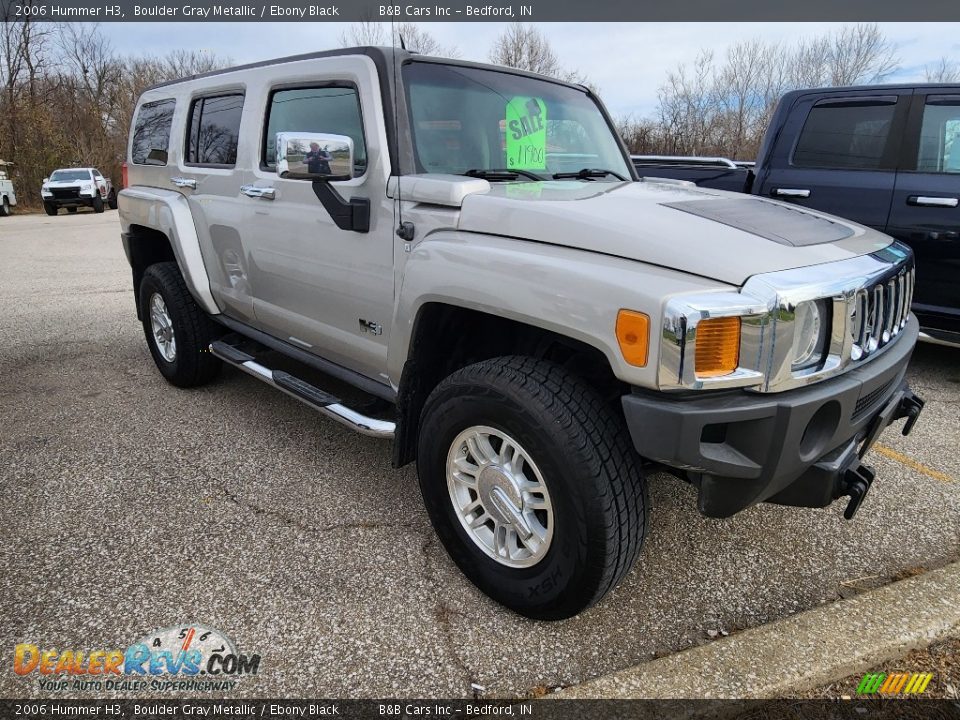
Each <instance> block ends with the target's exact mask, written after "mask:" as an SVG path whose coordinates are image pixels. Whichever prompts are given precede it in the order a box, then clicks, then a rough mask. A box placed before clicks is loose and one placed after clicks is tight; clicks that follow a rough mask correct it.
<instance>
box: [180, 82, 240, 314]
mask: <svg viewBox="0 0 960 720" xmlns="http://www.w3.org/2000/svg"><path fill="white" fill-rule="evenodd" d="M245 96H246V93H245V88H243V87H242V86H238V85H236V84H233V85H229V86H226V87H205V88H197V89H196V90H195V91H193V92H192V93H191V95H190V97H189V98H188V104H187V107H186V113H187V115H186V118H185V121H181V127H184V128H185V130H184V136H183V138H182V140H181V144H180V147H179V148H178V150H179V152H177V153H174V154H173V156H172V157H173V158H174V159H175V161H176V164H177V167H176V169H175V170H173V171H171V172H170V176H171V177H170V182H171V183H172V185H171V189H177V190H179V191H180V192H182V193H183V194H184V195H185V196H186V197H187V199H188V200H189V202H190V211H191V213H192V214H193V219H194V223H195V225H196V228H197V236H198V238H199V240H200V248H201V251H202V253H203V259H204V264H205V266H206V269H207V276H208V277H209V279H210V290H211V292H212V293H213V296H214V298H215V299H216V301H217V304H218V305H220V307H221V308H222V309H223V311H224V313H226V314H227V315H228V316H230V317H233V318H236V319H238V320H241V321H243V322H247V323H250V324H253V320H254V317H253V300H252V298H251V293H250V277H249V265H248V260H247V249H246V248H245V244H244V239H243V237H242V235H241V233H242V231H243V228H242V225H241V223H240V222H238V219H239V218H240V217H241V214H242V212H243V211H244V208H245V206H244V205H243V203H242V202H241V197H242V196H241V195H240V194H239V188H240V187H241V186H242V185H243V184H244V182H245V181H246V179H247V177H248V175H249V167H250V160H249V157H245V156H244V155H245V152H244V151H245V149H246V145H248V144H253V143H244V144H243V146H241V143H240V137H244V135H243V134H242V128H241V123H242V119H243V107H244V101H245ZM250 137H256V130H253V132H251V133H250ZM174 141H175V142H176V139H175V140H174ZM246 155H249V153H246Z"/></svg>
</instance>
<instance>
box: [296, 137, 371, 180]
mask: <svg viewBox="0 0 960 720" xmlns="http://www.w3.org/2000/svg"><path fill="white" fill-rule="evenodd" d="M277 175H279V176H280V177H282V178H288V179H293V180H350V179H351V178H352V177H353V140H352V139H351V138H349V137H347V136H346V135H324V134H320V133H306V132H282V133H277Z"/></svg>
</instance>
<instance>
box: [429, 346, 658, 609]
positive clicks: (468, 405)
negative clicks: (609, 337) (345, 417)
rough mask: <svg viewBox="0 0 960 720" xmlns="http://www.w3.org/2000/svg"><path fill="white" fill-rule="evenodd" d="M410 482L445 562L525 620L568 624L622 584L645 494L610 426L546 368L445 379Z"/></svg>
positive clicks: (582, 390) (641, 527)
mask: <svg viewBox="0 0 960 720" xmlns="http://www.w3.org/2000/svg"><path fill="white" fill-rule="evenodd" d="M419 437H420V439H419V449H418V459H417V470H418V474H419V476H420V487H421V490H422V492H423V497H424V502H425V503H426V507H427V512H428V514H429V516H430V520H431V522H432V523H433V526H434V528H435V529H436V531H437V534H438V536H439V537H440V539H441V541H442V542H443V544H444V546H445V547H446V549H447V552H449V553H450V557H451V558H452V559H453V560H454V562H455V563H456V564H457V565H458V566H459V567H460V569H461V570H462V571H463V573H464V574H465V575H466V576H467V577H468V578H470V580H471V581H472V582H473V583H474V584H475V585H477V587H479V588H480V589H481V590H482V591H483V592H485V593H486V594H487V595H489V596H490V597H492V598H493V599H494V600H496V601H498V602H500V603H502V604H504V605H506V606H507V607H509V608H511V609H513V610H515V611H516V612H518V613H520V614H522V615H526V616H527V617H531V618H536V619H541V620H559V619H562V618H567V617H571V616H573V615H576V614H577V613H579V612H580V611H581V610H583V609H585V608H587V607H589V606H590V605H592V604H594V603H595V602H597V601H598V600H599V599H600V598H601V597H603V596H604V595H605V594H606V593H607V592H608V591H609V590H611V589H612V588H613V587H614V586H615V585H616V584H617V582H619V581H620V579H621V578H622V577H623V576H624V575H625V574H626V573H627V571H628V570H629V569H630V567H631V566H632V565H633V562H634V560H635V559H636V557H637V554H638V552H639V550H640V546H641V544H642V543H643V538H644V534H645V530H646V526H647V506H648V502H647V494H646V485H645V482H644V479H643V475H642V471H641V467H640V461H639V457H638V456H637V454H636V451H635V450H634V449H633V446H632V444H631V442H630V438H629V436H628V434H627V432H626V428H625V426H624V423H623V420H622V418H620V417H618V416H617V415H616V413H614V412H613V411H612V410H611V409H610V408H609V407H608V406H607V405H606V404H605V403H604V402H603V400H602V399H601V397H600V396H599V395H598V394H597V393H596V392H595V391H594V390H593V389H592V388H590V387H589V386H588V385H587V384H586V383H584V382H583V381H582V380H580V379H579V378H578V377H577V376H575V375H573V374H572V373H570V372H568V371H567V370H565V369H564V368H562V367H560V366H558V365H555V364H553V363H549V362H545V361H541V360H535V359H533V358H524V357H504V358H497V359H494V360H488V361H484V362H480V363H477V364H475V365H471V366H469V367H467V368H464V369H462V370H459V371H457V372H455V373H454V374H453V375H451V376H450V377H448V378H447V379H446V380H444V381H443V382H441V383H440V385H438V386H437V388H436V389H435V390H434V391H433V392H432V393H431V394H430V397H429V398H428V399H427V402H426V403H425V405H424V409H423V413H422V415H421V426H420V435H419Z"/></svg>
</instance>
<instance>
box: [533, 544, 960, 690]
mask: <svg viewBox="0 0 960 720" xmlns="http://www.w3.org/2000/svg"><path fill="white" fill-rule="evenodd" d="M955 632H960V562H955V563H953V564H951V565H948V566H946V567H943V568H940V569H938V570H933V571H930V572H928V573H925V574H923V575H918V576H916V577H913V578H909V579H907V580H901V581H900V582H896V583H892V584H891V585H887V586H885V587H882V588H878V589H876V590H872V591H870V592H866V593H863V594H861V595H857V596H856V597H853V598H850V599H848V600H840V601H837V602H834V603H830V604H827V605H823V606H821V607H818V608H814V609H813V610H807V611H805V612H802V613H800V614H798V615H794V616H792V617H789V618H785V619H783V620H778V621H775V622H772V623H769V624H767V625H763V626H761V627H756V628H752V629H750V630H746V631H744V632H742V633H737V634H736V635H731V636H730V637H727V638H723V639H721V640H717V641H714V642H711V643H708V644H706V645H702V646H700V647H696V648H691V649H690V650H684V651H681V652H678V653H676V654H674V655H670V656H667V657H664V658H660V659H658V660H652V661H650V662H647V663H643V664H641V665H636V666H634V667H632V668H627V669H626V670H621V671H619V672H615V673H611V674H609V675H604V676H603V677H599V678H596V679H595V680H590V681H588V682H585V683H583V684H581V685H575V686H573V687H570V688H566V689H565V690H562V691H560V692H557V693H554V694H553V695H550V696H549V697H551V698H557V699H635V698H654V699H669V698H712V699H728V698H729V699H732V698H742V699H761V698H772V697H778V696H784V695H789V694H790V693H791V692H800V691H803V690H808V689H811V688H814V687H817V686H819V685H824V684H827V683H830V682H833V681H835V680H839V679H841V678H844V677H847V676H848V675H853V674H856V673H861V672H866V671H867V670H869V669H871V668H874V667H876V666H877V665H880V664H882V663H884V662H887V661H889V660H895V659H897V658H900V657H902V656H903V655H904V654H906V653H907V652H909V651H910V650H913V649H915V648H920V647H925V646H927V645H929V644H930V643H931V642H933V641H935V640H938V639H940V638H943V637H945V636H947V635H950V634H952V633H955Z"/></svg>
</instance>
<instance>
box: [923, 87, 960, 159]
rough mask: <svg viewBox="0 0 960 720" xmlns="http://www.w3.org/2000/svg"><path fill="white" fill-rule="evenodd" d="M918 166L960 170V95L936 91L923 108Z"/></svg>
mask: <svg viewBox="0 0 960 720" xmlns="http://www.w3.org/2000/svg"><path fill="white" fill-rule="evenodd" d="M917 170H919V171H921V172H932V173H960V95H939V96H937V95H933V96H930V97H928V98H927V102H926V105H925V106H924V108H923V124H922V126H921V128H920V150H919V152H918V153H917Z"/></svg>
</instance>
